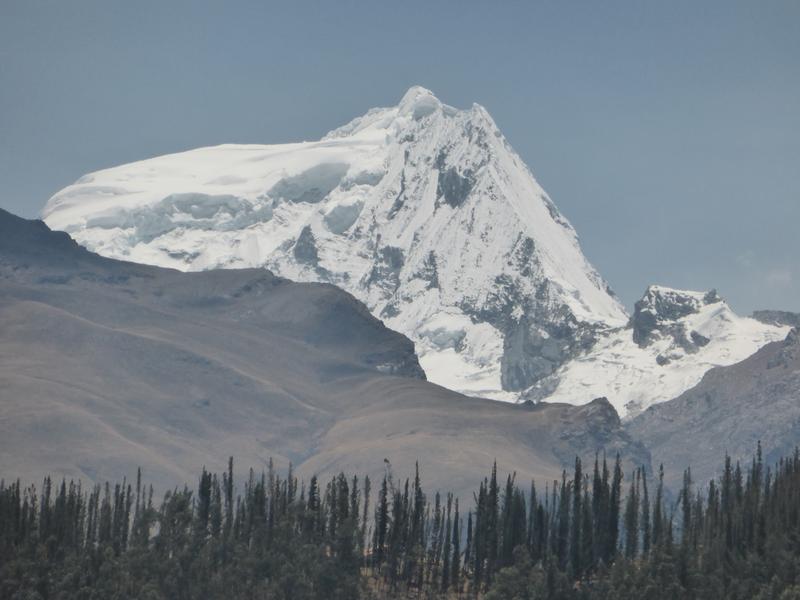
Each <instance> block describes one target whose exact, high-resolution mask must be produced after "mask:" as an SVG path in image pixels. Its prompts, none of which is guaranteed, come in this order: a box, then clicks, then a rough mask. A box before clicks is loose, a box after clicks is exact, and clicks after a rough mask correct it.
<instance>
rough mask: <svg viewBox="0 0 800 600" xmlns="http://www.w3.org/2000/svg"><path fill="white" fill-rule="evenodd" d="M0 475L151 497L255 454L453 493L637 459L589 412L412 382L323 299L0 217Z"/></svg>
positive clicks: (243, 272)
mask: <svg viewBox="0 0 800 600" xmlns="http://www.w3.org/2000/svg"><path fill="white" fill-rule="evenodd" d="M0 439H2V440H3V442H2V448H3V452H0V477H2V478H4V479H5V480H6V481H9V480H13V479H15V478H17V477H20V478H22V480H23V481H27V482H36V481H37V480H40V478H41V477H42V476H43V475H45V474H46V473H51V474H54V475H56V476H59V475H64V476H66V477H78V478H82V479H84V480H86V479H89V480H93V481H102V480H103V479H106V478H116V477H119V476H122V475H125V474H128V476H129V477H133V476H134V475H135V472H136V468H137V466H142V467H143V468H144V471H145V476H146V479H147V481H149V482H153V483H154V484H155V485H156V486H157V488H158V489H159V490H162V491H163V490H164V489H166V488H171V487H173V486H175V485H180V484H181V483H182V482H188V483H192V481H189V478H193V477H194V476H195V474H196V473H197V471H198V469H200V468H201V467H203V466H204V465H205V466H206V467H207V468H209V469H212V470H222V469H224V468H225V462H226V460H227V457H228V456H235V457H236V461H237V465H238V468H239V472H241V473H246V472H247V469H248V468H249V467H253V468H254V469H256V471H260V470H261V469H264V468H266V466H267V461H268V460H269V458H270V457H272V458H274V459H275V461H276V465H277V466H278V467H280V468H285V467H286V466H288V464H289V463H290V462H291V463H293V464H294V466H295V469H296V470H298V471H299V472H300V473H302V474H305V475H310V474H312V473H317V474H319V475H321V476H328V475H331V474H334V473H338V472H339V471H341V470H344V471H346V472H359V473H369V474H370V475H371V476H373V477H375V478H376V479H378V478H380V477H381V476H382V474H383V471H384V469H385V467H386V465H385V463H384V459H387V460H389V461H390V463H391V465H392V467H393V469H394V470H395V472H396V473H397V474H398V476H405V475H407V474H411V473H413V468H414V463H415V461H417V460H420V461H423V460H424V471H423V477H424V478H425V479H426V481H428V482H434V484H435V485H436V486H441V487H442V489H452V490H454V491H457V492H463V493H464V494H466V493H467V491H469V490H472V489H473V488H474V486H475V485H476V483H477V482H478V481H479V480H480V479H481V478H482V477H483V476H484V475H485V473H486V472H488V470H489V469H490V468H491V466H492V464H493V462H494V461H495V460H497V462H498V465H499V466H500V468H501V469H502V470H506V471H516V472H517V473H518V475H519V477H522V478H525V479H527V478H529V477H536V478H537V479H539V480H540V481H541V480H550V479H552V478H554V477H558V476H559V474H560V472H561V469H562V468H564V467H568V466H569V465H570V464H571V463H572V462H573V460H574V457H575V456H576V455H579V456H583V457H584V458H585V459H586V460H591V458H592V457H593V456H594V453H595V452H597V451H605V452H607V453H609V454H611V455H613V454H614V453H616V452H621V453H622V455H623V457H624V458H625V461H626V465H627V466H628V467H631V466H633V465H642V464H644V465H647V464H649V455H648V453H647V450H646V449H645V448H644V447H643V446H642V445H641V444H639V443H635V442H633V441H632V439H631V438H630V436H629V435H628V434H627V433H626V432H625V431H624V429H623V427H622V424H621V423H620V420H619V417H618V416H617V415H616V413H615V412H614V410H613V408H612V407H611V406H610V404H609V403H608V402H607V401H603V400H597V401H596V402H592V403H589V404H587V405H586V406H580V407H575V406H571V405H565V404H547V405H540V406H525V405H512V404H507V403H498V402H493V401H489V400H480V399H474V398H468V397H464V396H461V395H459V394H457V393H455V392H452V391H449V390H446V389H444V388H442V387H439V386H437V385H434V384H432V383H429V382H427V381H425V380H424V373H423V372H422V370H421V369H420V366H419V363H418V361H417V357H416V355H415V353H414V346H413V344H412V342H411V341H410V340H408V339H407V338H405V337H404V336H402V335H401V334H398V333H396V332H394V331H392V330H390V329H388V328H387V327H385V326H384V325H383V324H382V323H381V322H380V321H379V320H378V319H376V318H375V317H373V316H372V315H371V314H370V313H369V311H368V310H367V309H366V307H365V306H364V305H363V304H362V303H360V302H359V301H357V300H356V299H355V298H353V297H352V296H350V295H349V294H347V293H346V292H344V291H342V290H340V289H338V288H336V287H335V286H332V285H328V284H319V283H294V282H291V281H288V280H286V279H283V278H280V277H277V276H275V275H273V274H272V273H270V272H269V271H267V270H265V269H227V270H210V271H203V272H198V273H183V272H180V271H176V270H172V269H163V268H158V267H152V266H147V265H141V264H136V263H128V262H122V261H117V260H113V259H108V258H103V257H100V256H98V255H96V254H93V253H91V252H89V251H87V250H86V249H84V248H83V247H81V246H79V245H78V244H76V243H75V242H74V241H73V240H72V239H71V238H70V237H69V236H68V235H67V234H65V233H62V232H53V231H50V230H49V229H48V228H47V226H46V225H45V224H44V223H42V222H40V221H27V220H24V219H20V218H18V217H14V216H13V215H10V214H9V213H7V212H5V211H2V210H0Z"/></svg>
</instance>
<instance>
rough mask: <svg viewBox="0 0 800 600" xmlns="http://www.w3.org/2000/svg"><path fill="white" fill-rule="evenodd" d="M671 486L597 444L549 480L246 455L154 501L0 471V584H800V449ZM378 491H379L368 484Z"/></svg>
mask: <svg viewBox="0 0 800 600" xmlns="http://www.w3.org/2000/svg"><path fill="white" fill-rule="evenodd" d="M720 472H721V475H720V477H719V478H718V479H717V480H716V481H711V482H710V483H709V484H708V485H705V484H703V485H697V484H695V483H694V482H693V481H692V478H691V473H690V471H688V470H687V471H686V473H685V476H684V483H683V486H682V489H681V490H678V491H676V492H677V493H674V494H670V495H669V497H670V498H674V501H672V500H668V494H667V491H666V490H665V489H664V485H663V470H662V471H661V473H659V474H656V475H655V476H653V474H651V473H647V472H645V471H644V470H643V469H636V470H634V471H633V472H632V473H629V474H627V475H625V474H624V473H623V470H622V467H621V463H620V460H619V458H618V457H617V459H616V460H615V461H612V464H609V463H608V462H607V461H606V459H605V458H604V457H597V458H596V459H595V461H594V464H593V465H592V466H591V469H585V468H584V465H582V464H581V461H580V460H579V459H576V461H575V467H574V471H573V472H572V473H571V474H570V475H571V476H568V475H567V473H566V472H565V473H564V474H563V475H562V477H561V479H560V480H558V481H553V482H548V483H546V484H545V485H544V486H543V487H537V485H536V484H534V483H532V482H531V483H530V484H525V485H523V484H522V482H518V481H516V479H515V477H514V475H510V476H508V477H506V478H504V480H501V479H500V478H499V477H498V474H497V469H496V468H495V469H493V470H492V472H491V474H489V476H488V477H487V478H486V479H485V480H484V481H483V482H482V483H481V484H480V485H479V488H478V490H476V491H475V493H474V496H473V498H470V499H469V501H470V502H469V507H467V506H466V504H467V503H465V502H463V501H462V502H459V499H458V498H455V497H454V496H453V495H452V494H450V493H445V494H441V493H438V492H437V493H435V494H432V495H428V494H426V493H425V491H424V490H423V488H422V485H421V483H420V475H419V469H417V472H416V473H415V475H414V477H413V478H412V479H407V480H405V481H402V482H396V481H395V480H394V478H393V476H392V473H391V469H387V472H386V475H385V476H384V477H383V479H382V480H381V481H380V482H379V483H378V485H377V486H375V487H376V489H375V490H373V486H372V482H370V480H369V479H368V478H366V477H364V478H359V477H358V476H346V475H345V474H340V475H338V476H336V477H333V478H332V479H331V480H329V481H327V482H324V483H323V482H320V481H319V480H318V478H317V477H312V478H311V479H310V480H309V481H307V482H303V481H299V480H298V478H297V477H295V476H294V475H293V473H292V471H291V468H290V469H289V471H288V473H286V474H285V475H280V474H278V473H276V471H275V469H273V468H271V467H270V468H269V470H268V471H267V472H266V473H264V474H260V475H256V474H255V473H253V472H252V471H251V472H250V473H249V477H247V478H246V479H247V480H246V483H245V484H244V486H243V489H242V491H241V493H240V494H236V495H235V487H234V479H235V478H234V470H233V460H232V459H231V460H230V462H229V466H228V470H227V472H226V473H223V474H222V475H221V476H218V475H214V474H210V473H208V472H206V471H205V470H203V472H202V474H201V475H200V476H199V483H198V486H197V489H196V491H192V490H189V489H187V488H183V489H175V490H173V491H170V492H168V493H167V494H165V495H164V497H163V499H162V500H161V501H160V502H159V503H158V504H156V503H155V502H154V498H153V491H152V489H151V488H146V487H145V486H144V485H143V484H142V481H141V474H139V476H137V479H136V481H135V482H127V481H125V480H123V481H122V482H121V483H117V484H114V485H111V484H105V485H102V486H101V485H95V486H92V487H90V488H88V489H87V488H84V487H82V485H81V484H80V483H79V482H67V481H63V480H62V481H59V482H56V481H53V480H51V479H50V478H46V479H45V480H44V482H43V485H42V486H41V488H36V487H33V486H30V487H24V486H22V485H21V484H20V483H19V482H14V483H6V482H3V483H0V598H3V599H13V600H22V599H25V600H33V599H42V600H49V599H59V600H61V599H64V600H66V599H134V598H136V599H176V600H181V599H199V598H226V599H227V600H239V599H272V598H276V599H287V600H288V599H292V600H302V599H312V598H313V599H348V600H349V599H355V598H376V599H381V598H385V599H390V598H485V599H486V600H490V599H491V600H495V599H505V598H508V599H539V598H542V599H544V598H547V599H551V598H552V599H562V598H563V599H595V598H596V599H611V598H614V599H628V598H630V599H634V598H636V599H639V598H648V599H650V598H652V599H661V598H663V599H677V598H698V599H706V598H708V599H713V598H732V599H742V600H744V599H762V600H767V599H776V600H794V599H800V453H798V451H795V453H794V455H793V456H790V457H787V458H785V459H783V460H781V461H780V462H779V463H778V464H776V465H773V466H771V467H769V466H766V465H764V464H763V462H762V458H761V448H760V446H759V448H758V450H757V453H756V456H755V457H754V458H753V460H752V462H751V464H749V465H747V467H746V468H743V467H742V466H741V465H739V464H738V463H737V464H732V461H731V460H730V459H729V458H727V457H726V458H725V461H724V464H723V466H722V468H721V470H720ZM373 492H374V494H373Z"/></svg>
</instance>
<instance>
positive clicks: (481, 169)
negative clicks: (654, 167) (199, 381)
mask: <svg viewBox="0 0 800 600" xmlns="http://www.w3.org/2000/svg"><path fill="white" fill-rule="evenodd" d="M43 216H44V219H45V220H46V222H47V223H48V224H49V225H50V226H51V227H53V228H54V229H61V230H64V231H67V232H68V233H70V234H71V235H72V236H73V237H74V238H75V239H76V240H77V241H78V242H79V243H81V244H83V245H85V246H86V247H87V248H89V249H91V250H92V251H95V252H98V253H100V254H102V255H105V256H109V257H113V258H120V259H125V260H133V261H136V262H140V263H146V264H153V265H159V266H164V267H172V268H177V269H181V270H187V271H197V270H204V269H210V268H239V267H261V266H264V267H267V268H269V269H270V270H272V271H273V272H275V273H276V274H278V275H281V276H284V277H288V278H290V279H292V280H295V281H322V282H329V283H333V284H335V285H337V286H339V287H341V288H343V289H345V290H347V291H348V292H350V293H352V294H353V295H354V296H356V297H357V298H359V299H360V300H362V301H363V302H364V303H365V304H366V305H367V307H368V308H369V309H370V310H371V311H372V313H373V314H374V315H375V316H377V317H378V318H380V319H382V320H384V321H385V323H386V324H387V326H389V327H390V328H392V329H395V330H397V331H400V332H402V333H404V334H405V335H408V336H409V337H410V338H411V339H412V340H414V342H415V344H416V347H417V351H418V354H419V356H420V362H421V364H422V367H423V368H424V369H425V371H426V373H427V375H428V377H429V378H430V379H431V380H432V381H434V382H436V383H439V384H441V385H444V386H446V387H448V388H450V389H454V390H457V391H461V392H464V393H466V394H470V395H474V396H485V397H492V398H497V399H502V400H510V401H517V400H520V399H533V400H540V399H549V400H558V401H565V402H572V403H578V404H580V403H585V402H589V401H591V400H592V399H593V398H596V397H598V396H607V397H608V398H609V399H610V401H611V402H612V403H613V404H614V405H615V407H616V408H617V410H618V411H619V412H620V413H621V414H627V413H628V412H629V411H630V412H632V413H633V412H636V411H639V410H642V409H643V408H646V407H647V406H649V405H650V404H652V403H654V402H658V401H663V400H666V399H669V398H671V397H674V396H676V395H678V394H680V393H681V392H682V391H684V390H685V389H687V388H688V387H691V386H692V385H694V384H695V383H697V381H699V379H700V377H701V376H702V374H703V372H705V371H706V370H707V369H708V368H711V367H713V366H716V365H720V364H731V363H733V362H736V361H738V360H742V359H744V358H745V357H746V356H747V355H749V354H751V353H752V352H754V351H755V350H757V349H758V348H759V347H760V346H762V345H764V344H765V343H768V342H770V341H774V340H777V339H780V338H782V337H783V336H785V334H786V329H785V328H781V327H779V326H774V325H768V324H764V323H759V322H756V321H753V320H747V319H744V320H743V319H741V318H739V317H737V316H736V315H734V314H733V312H732V311H730V309H727V308H726V309H725V310H724V311H723V312H724V313H725V314H724V315H720V316H719V318H716V317H712V316H710V315H708V313H709V311H707V310H705V309H704V310H702V311H700V312H702V313H703V314H704V315H706V316H708V317H709V320H708V322H707V323H706V325H705V326H701V325H700V324H695V325H696V327H695V325H692V328H693V330H696V331H697V334H698V335H701V336H705V337H708V335H707V334H710V333H713V334H714V336H716V337H711V338H709V339H710V340H711V341H710V343H709V344H708V345H707V346H706V347H703V346H702V345H701V344H699V343H695V342H691V340H690V345H688V346H687V345H686V344H685V343H684V341H685V340H683V338H681V339H678V338H674V337H673V338H671V339H672V340H673V342H674V344H673V342H667V341H665V340H666V339H667V337H670V336H668V335H666V336H665V335H662V334H663V333H664V332H665V331H666V330H667V329H669V328H670V327H669V326H668V324H667V321H669V320H670V317H668V316H666V314H661V316H660V317H659V318H661V322H660V323H659V324H658V329H659V332H655V333H654V336H655V337H653V339H652V340H649V341H647V342H646V343H640V341H637V340H636V339H633V338H634V337H635V336H636V335H638V334H637V331H639V330H638V329H636V328H635V327H639V328H641V327H642V326H644V325H643V322H642V321H641V319H642V318H644V316H645V315H646V313H645V312H642V311H639V313H638V316H637V315H634V317H633V318H634V320H635V323H634V326H635V327H632V326H630V325H629V320H630V317H629V315H628V314H627V313H626V311H625V309H624V308H623V306H622V305H621V303H620V302H619V301H618V299H617V298H616V297H615V296H614V294H613V292H611V290H610V288H609V287H608V285H607V283H606V282H605V281H604V280H603V279H602V277H601V276H600V275H599V274H598V273H597V271H596V270H595V269H594V267H592V265H591V264H590V263H589V261H588V260H587V259H586V257H585V256H584V255H583V253H582V251H581V248H580V245H579V243H578V236H577V234H576V232H575V230H574V229H573V227H572V226H571V225H570V223H569V222H568V220H567V219H566V218H565V217H564V216H563V215H562V214H561V213H560V212H559V210H558V209H557V207H556V206H555V204H554V203H553V202H552V200H551V199H550V198H549V197H548V195H547V194H546V193H545V191H544V190H543V189H542V187H541V186H540V185H539V184H538V183H537V182H536V180H535V179H534V177H533V175H532V174H531V172H530V170H529V169H528V168H527V167H526V166H525V164H524V163H523V161H522V160H521V158H520V157H519V156H518V155H517V154H516V153H515V152H514V150H513V149H512V148H511V146H510V145H509V143H508V142H507V141H506V139H505V138H504V137H503V135H502V133H501V132H500V131H499V130H498V128H497V126H496V124H495V123H494V121H493V120H492V118H491V116H490V115H489V113H488V112H487V111H486V110H485V109H484V108H483V107H481V106H479V105H477V104H476V105H473V106H472V107H470V108H468V109H465V110H459V109H456V108H453V107H451V106H448V105H447V104H444V103H442V102H441V101H440V100H439V99H438V98H436V97H435V96H434V95H433V93H432V92H430V91H429V90H426V89H424V88H421V87H412V88H411V89H410V90H408V92H407V93H406V94H405V95H404V96H403V98H402V99H401V100H400V102H399V103H398V104H397V105H396V106H392V107H388V108H377V109H372V110H370V111H368V112H367V113H366V114H365V115H363V116H361V117H358V118H356V119H354V120H352V121H351V122H350V123H348V124H346V125H344V126H342V127H340V128H338V129H335V130H333V131H332V132H330V133H329V134H328V135H327V136H325V137H324V138H323V139H321V140H320V141H316V142H303V143H297V144H283V145H272V146H263V145H246V146H243V145H232V144H228V145H222V146H217V147H213V148H200V149H197V150H192V151H189V152H183V153H179V154H172V155H168V156H162V157H157V158H152V159H149V160H144V161H140V162H136V163H131V164H129V165H123V166H119V167H115V168H112V169H107V170H104V171H99V172H97V173H92V174H89V175H86V176H84V177H82V178H81V179H79V180H78V181H77V182H76V183H75V184H73V185H71V186H69V187H67V188H65V189H64V190H62V191H60V192H58V193H57V194H55V195H54V196H53V197H52V198H51V199H50V201H49V202H48V203H47V206H46V207H45V209H44V211H43ZM667 289H668V288H660V290H661V291H658V290H659V288H657V287H653V288H651V290H656V291H654V292H653V293H654V294H655V295H656V296H659V297H661V296H666V295H669V294H670V293H671V292H669V293H668V292H666V290H667ZM651 290H648V294H650V292H651ZM676 294H677V295H676ZM692 294H695V293H693V292H678V291H675V294H673V296H676V297H677V296H682V297H687V298H688V297H690V296H691V297H693V296H692ZM645 300H646V298H645ZM662 304H663V305H664V306H666V304H664V303H663V302H662ZM674 318H675V319H677V320H681V319H682V320H683V321H686V320H687V319H688V320H692V317H690V316H689V315H688V314H679V313H675V317H674ZM726 324H730V327H726ZM684 325H685V323H677V322H676V324H675V328H676V330H677V329H680V328H681V327H683V326H684ZM698 327H699V329H698ZM700 329H704V330H705V331H706V333H703V331H701V330H700ZM712 330H713V331H712ZM687 334H688V335H691V332H690V331H687ZM656 337H659V340H660V341H659V340H656V339H655V338H656ZM679 337H680V336H679ZM700 339H701V338H698V340H700ZM692 344H693V345H692ZM672 346H675V348H673V347H672ZM722 346H726V347H727V349H724V348H722ZM676 348H677V349H676ZM680 352H683V353H684V354H685V353H687V352H691V353H692V354H693V360H692V361H691V362H692V365H693V366H690V365H689V364H688V362H689V361H685V362H684V363H680V361H679V360H678V354H679V353H680ZM623 359H624V360H625V361H627V362H628V363H630V364H631V365H632V367H631V368H630V369H627V368H623V367H621V366H620V365H621V361H622V360H623ZM659 361H661V362H659ZM663 361H667V362H669V364H667V362H663ZM592 382H597V384H596V385H595V384H594V383H592Z"/></svg>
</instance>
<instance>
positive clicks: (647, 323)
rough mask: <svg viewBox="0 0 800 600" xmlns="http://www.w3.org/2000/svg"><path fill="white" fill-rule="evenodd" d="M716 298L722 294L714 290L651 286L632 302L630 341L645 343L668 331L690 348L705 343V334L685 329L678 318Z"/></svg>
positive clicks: (691, 312) (642, 344) (706, 341)
mask: <svg viewBox="0 0 800 600" xmlns="http://www.w3.org/2000/svg"><path fill="white" fill-rule="evenodd" d="M718 302H722V298H720V297H719V295H718V294H717V292H716V290H711V291H710V292H707V293H705V294H699V293H697V292H686V291H683V290H673V289H669V288H663V287H659V286H650V287H649V288H647V291H646V292H645V295H644V297H643V298H642V299H641V300H639V301H638V302H637V303H636V305H635V306H634V311H633V316H632V317H631V323H630V325H631V328H632V330H633V341H634V342H636V343H637V344H639V346H642V347H644V346H647V345H648V343H649V342H651V341H652V338H653V337H655V336H656V335H660V336H664V335H667V336H670V337H672V338H673V339H674V340H675V342H676V343H678V344H679V345H681V346H682V347H683V348H684V349H686V350H687V351H689V352H691V351H692V350H693V349H694V348H695V347H696V346H705V345H706V344H707V343H708V338H706V337H704V336H703V335H701V334H699V333H698V332H696V331H686V329H685V325H684V323H683V322H682V321H681V320H682V319H683V317H688V316H689V315H696V314H698V313H699V312H700V310H701V309H702V308H704V307H706V306H708V305H710V304H716V303H718Z"/></svg>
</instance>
